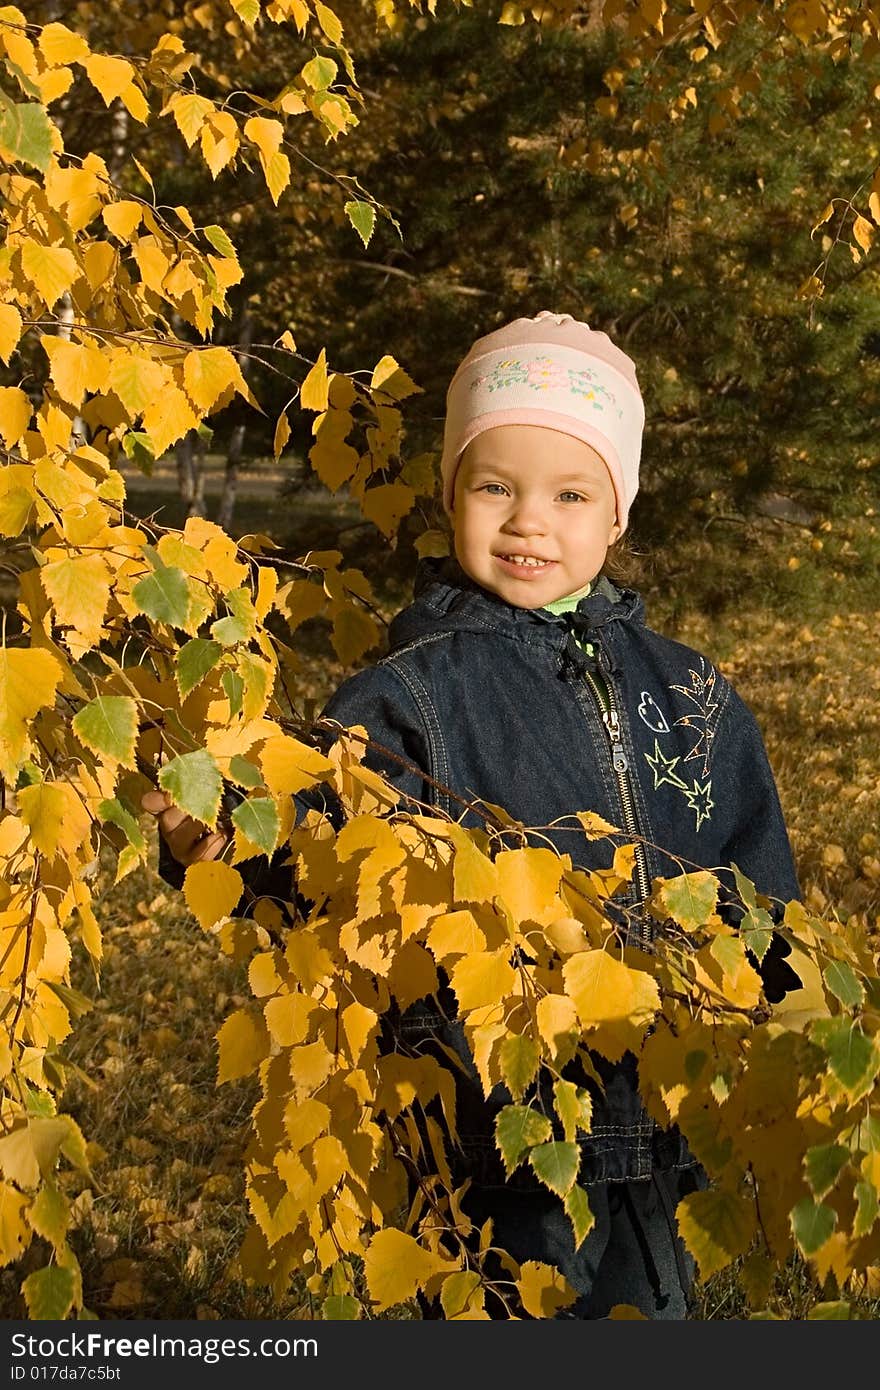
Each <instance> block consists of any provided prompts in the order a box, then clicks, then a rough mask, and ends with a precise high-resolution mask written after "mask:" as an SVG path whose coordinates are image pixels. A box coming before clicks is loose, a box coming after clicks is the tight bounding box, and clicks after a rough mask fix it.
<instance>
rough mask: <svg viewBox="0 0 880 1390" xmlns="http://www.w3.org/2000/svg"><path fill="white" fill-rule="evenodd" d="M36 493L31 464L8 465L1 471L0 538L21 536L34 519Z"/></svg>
mask: <svg viewBox="0 0 880 1390" xmlns="http://www.w3.org/2000/svg"><path fill="white" fill-rule="evenodd" d="M35 501H36V493H35V492H34V470H33V467H32V466H31V464H29V463H8V464H7V465H6V467H5V468H3V469H2V470H0V536H20V535H21V533H22V531H23V530H24V529H25V527H26V526H27V525H29V523H30V521H31V519H32V512H33V507H34V502H35Z"/></svg>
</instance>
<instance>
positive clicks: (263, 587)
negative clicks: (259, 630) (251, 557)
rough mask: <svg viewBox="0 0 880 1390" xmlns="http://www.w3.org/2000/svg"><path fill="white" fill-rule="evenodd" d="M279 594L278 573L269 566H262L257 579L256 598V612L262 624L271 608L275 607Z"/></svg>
mask: <svg viewBox="0 0 880 1390" xmlns="http://www.w3.org/2000/svg"><path fill="white" fill-rule="evenodd" d="M277 593H278V571H277V570H275V569H272V568H271V567H270V566H269V565H261V566H260V572H259V575H258V577H257V593H256V597H255V598H254V612H255V613H256V615H257V617H258V619H259V620H260V622H261V623H262V622H264V621H265V618H266V614H267V613H268V612H269V610H270V608H272V607H274V604H275V598H276V595H277Z"/></svg>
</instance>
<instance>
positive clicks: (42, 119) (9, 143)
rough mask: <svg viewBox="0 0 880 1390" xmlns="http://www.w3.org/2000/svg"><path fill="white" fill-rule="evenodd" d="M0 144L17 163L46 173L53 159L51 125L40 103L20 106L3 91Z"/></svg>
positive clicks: (21, 104) (1, 98)
mask: <svg viewBox="0 0 880 1390" xmlns="http://www.w3.org/2000/svg"><path fill="white" fill-rule="evenodd" d="M0 145H3V146H5V149H6V151H7V152H8V154H9V155H11V157H12V158H13V159H15V160H18V161H20V162H21V163H22V164H30V165H31V166H32V167H33V168H34V169H39V170H40V173H42V174H45V172H46V170H47V169H48V167H49V160H50V159H51V157H52V126H51V122H50V120H49V116H48V113H47V111H46V108H45V107H44V106H41V105H40V103H39V102H26V103H17V102H12V101H10V100H9V98H8V97H7V96H5V95H4V93H3V92H0Z"/></svg>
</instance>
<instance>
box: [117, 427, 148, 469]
mask: <svg viewBox="0 0 880 1390" xmlns="http://www.w3.org/2000/svg"><path fill="white" fill-rule="evenodd" d="M122 449H123V452H124V453H125V456H126V458H130V459H131V461H132V463H133V464H134V465H135V467H136V468H139V469H140V470H141V472H142V473H145V474H146V476H147V477H148V478H151V477H152V476H153V464H154V463H155V462H156V451H155V449H154V448H153V441H152V439H151V438H150V436H149V435H148V434H146V433H145V432H144V431H143V430H129V431H128V434H126V435H124V436H123V439H122Z"/></svg>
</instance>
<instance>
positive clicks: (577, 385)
mask: <svg viewBox="0 0 880 1390" xmlns="http://www.w3.org/2000/svg"><path fill="white" fill-rule="evenodd" d="M512 386H525V387H528V388H529V389H530V390H532V391H568V392H569V393H570V394H571V395H572V396H581V397H582V398H583V399H584V400H586V401H592V403H593V409H594V410H601V411H604V410H606V409H613V410H614V413H615V414H616V415H617V416H618V417H620V416H622V415H623V411H622V410H621V409H620V407H619V406H618V404H617V397H616V396H615V395H614V392H613V391H609V390H608V388H607V386H604V385H603V384H602V382H601V381H599V379H598V376H597V374H596V373H594V372H592V371H590V370H589V368H583V369H575V368H574V367H564V366H562V364H561V363H560V362H557V361H556V360H555V359H554V358H552V357H530V358H527V359H526V360H523V359H522V358H519V357H507V358H505V359H504V361H503V362H496V363H495V365H494V366H493V367H492V368H491V370H490V371H488V372H486V373H485V375H484V376H478V377H474V379H473V381H472V382H471V390H472V391H476V390H477V389H478V388H480V387H484V388H485V389H486V390H487V391H502V390H504V389H505V388H510V387H512Z"/></svg>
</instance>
